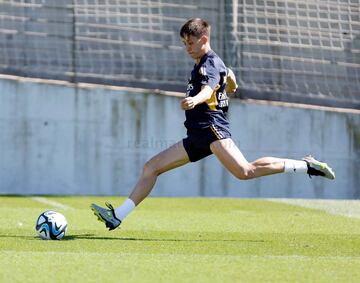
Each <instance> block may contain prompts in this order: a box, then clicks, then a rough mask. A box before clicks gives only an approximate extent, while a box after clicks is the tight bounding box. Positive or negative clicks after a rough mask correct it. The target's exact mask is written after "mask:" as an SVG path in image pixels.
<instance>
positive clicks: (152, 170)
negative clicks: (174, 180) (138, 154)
mask: <svg viewBox="0 0 360 283" xmlns="http://www.w3.org/2000/svg"><path fill="white" fill-rule="evenodd" d="M143 175H145V176H151V175H155V176H159V175H160V170H159V169H158V168H157V166H156V164H155V163H154V162H152V161H151V160H149V161H147V162H146V163H145V164H144V167H143Z"/></svg>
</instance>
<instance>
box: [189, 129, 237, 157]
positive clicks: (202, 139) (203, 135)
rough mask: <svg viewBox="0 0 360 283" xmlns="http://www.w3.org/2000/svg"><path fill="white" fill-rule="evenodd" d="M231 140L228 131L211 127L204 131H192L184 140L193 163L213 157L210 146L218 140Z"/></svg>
mask: <svg viewBox="0 0 360 283" xmlns="http://www.w3.org/2000/svg"><path fill="white" fill-rule="evenodd" d="M227 138H231V134H230V132H229V131H228V130H227V129H224V128H221V127H218V126H216V125H211V126H210V127H208V128H204V129H191V130H188V131H187V137H186V138H185V139H183V145H184V148H185V150H186V152H187V154H188V156H189V159H190V161H191V162H195V161H198V160H200V159H203V158H204V157H206V156H208V155H211V154H212V152H211V150H210V144H211V143H213V142H214V141H217V140H222V139H227Z"/></svg>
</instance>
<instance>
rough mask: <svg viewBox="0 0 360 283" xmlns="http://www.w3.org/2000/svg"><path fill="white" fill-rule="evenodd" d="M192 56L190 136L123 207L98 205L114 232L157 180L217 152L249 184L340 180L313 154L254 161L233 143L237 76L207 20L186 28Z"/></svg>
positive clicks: (149, 170)
mask: <svg viewBox="0 0 360 283" xmlns="http://www.w3.org/2000/svg"><path fill="white" fill-rule="evenodd" d="M180 36H181V39H182V41H183V43H184V45H185V49H186V52H187V53H188V54H189V56H190V57H191V58H192V59H194V61H195V66H194V69H193V70H192V72H191V78H190V81H189V83H188V86H187V92H186V96H185V98H184V99H182V100H181V102H180V106H181V108H182V109H183V110H185V116H186V121H185V127H186V128H187V137H186V138H185V139H183V140H182V141H180V142H178V143H176V144H174V145H173V146H171V147H170V148H168V149H166V150H164V151H162V152H160V153H159V154H157V155H156V156H154V157H153V158H151V159H150V160H149V161H148V162H146V164H145V165H144V168H143V172H142V175H141V176H140V178H139V180H138V182H137V184H136V185H135V188H134V189H133V191H132V193H131V194H130V196H129V198H128V199H127V200H126V201H125V202H124V203H123V204H122V205H121V206H119V207H118V208H116V209H114V208H113V206H112V205H111V204H108V203H107V204H106V205H107V207H108V208H102V207H100V206H98V205H96V204H92V205H91V209H92V210H93V211H94V213H95V215H96V216H98V218H99V220H100V221H102V222H104V223H105V225H106V227H108V228H109V230H113V229H115V228H117V227H118V226H119V225H120V224H121V222H122V221H123V220H124V219H125V217H126V216H127V215H128V214H129V213H130V212H131V211H132V210H133V209H134V208H135V207H136V206H137V205H138V204H139V203H140V202H141V201H143V200H144V199H145V198H146V197H147V196H148V194H149V193H150V192H151V190H152V188H153V187H154V185H155V182H156V179H157V177H158V176H159V175H160V174H162V173H164V172H166V171H169V170H171V169H174V168H177V167H179V166H182V165H185V164H187V163H188V162H196V161H198V160H200V159H202V158H204V157H206V156H208V155H210V154H214V155H215V156H216V157H217V158H218V159H219V160H220V162H221V163H222V164H223V165H224V166H225V167H226V168H227V169H228V170H229V171H230V172H231V173H232V174H233V175H234V176H235V177H237V178H239V179H241V180H247V179H252V178H257V177H261V176H266V175H271V174H277V173H283V172H294V173H307V174H309V175H310V176H311V175H313V176H323V177H325V178H328V179H335V174H334V173H333V171H332V169H331V168H330V167H329V166H328V165H327V164H326V163H322V162H319V161H317V160H315V159H314V158H313V157H311V156H307V157H305V158H303V160H292V159H280V158H275V157H263V158H260V159H258V160H255V161H253V162H248V161H247V160H246V159H245V157H244V156H243V154H242V153H241V151H240V150H239V148H238V147H237V146H236V145H235V143H234V142H233V140H232V139H231V134H230V130H229V121H228V119H227V117H226V112H227V110H228V97H227V95H226V90H227V91H228V92H235V90H236V88H237V85H236V79H235V76H234V74H233V73H232V72H231V70H229V69H228V68H226V66H225V65H224V63H223V61H222V60H221V59H220V58H219V56H218V55H217V54H216V53H215V52H214V51H212V50H211V47H210V25H209V24H208V23H207V22H206V21H204V20H202V19H191V20H189V21H187V22H186V23H185V24H184V25H183V26H182V28H181V30H180Z"/></svg>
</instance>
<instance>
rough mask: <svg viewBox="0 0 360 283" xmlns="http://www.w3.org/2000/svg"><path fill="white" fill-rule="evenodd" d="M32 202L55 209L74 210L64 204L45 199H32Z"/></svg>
mask: <svg viewBox="0 0 360 283" xmlns="http://www.w3.org/2000/svg"><path fill="white" fill-rule="evenodd" d="M31 199H32V200H34V201H37V202H41V203H44V204H46V205H49V206H51V207H54V208H60V209H72V207H70V206H68V205H65V204H62V203H61V202H58V201H54V200H50V199H47V198H44V197H31Z"/></svg>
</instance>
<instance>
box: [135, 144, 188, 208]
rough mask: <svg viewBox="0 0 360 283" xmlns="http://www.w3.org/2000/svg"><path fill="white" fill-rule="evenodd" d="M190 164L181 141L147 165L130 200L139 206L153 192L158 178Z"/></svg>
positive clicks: (156, 156)
mask: <svg viewBox="0 0 360 283" xmlns="http://www.w3.org/2000/svg"><path fill="white" fill-rule="evenodd" d="M188 162H189V157H188V155H187V153H186V151H185V148H184V146H183V142H182V141H180V142H178V143H176V144H174V145H173V146H171V147H169V148H168V149H166V150H164V151H162V152H160V153H159V154H157V155H155V156H154V157H153V158H151V159H150V160H149V161H148V162H146V163H145V165H144V168H143V172H142V174H141V176H140V178H139V180H138V182H137V184H136V185H135V188H134V189H133V191H132V193H131V194H130V196H129V198H130V199H131V200H132V201H133V202H134V203H135V205H138V204H139V203H140V202H141V201H142V200H143V199H144V198H145V197H146V196H147V195H148V194H149V193H150V192H151V190H152V188H153V187H154V185H155V182H156V179H157V177H158V176H159V175H160V174H162V173H165V172H166V171H169V170H171V169H174V168H177V167H179V166H182V165H185V164H186V163H188Z"/></svg>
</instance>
